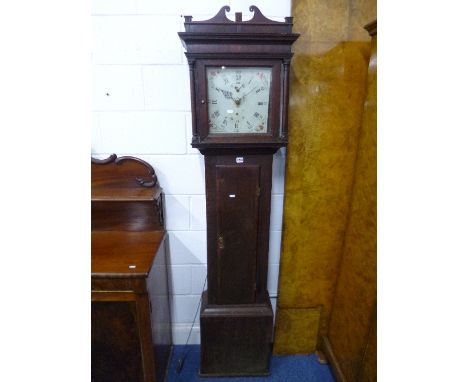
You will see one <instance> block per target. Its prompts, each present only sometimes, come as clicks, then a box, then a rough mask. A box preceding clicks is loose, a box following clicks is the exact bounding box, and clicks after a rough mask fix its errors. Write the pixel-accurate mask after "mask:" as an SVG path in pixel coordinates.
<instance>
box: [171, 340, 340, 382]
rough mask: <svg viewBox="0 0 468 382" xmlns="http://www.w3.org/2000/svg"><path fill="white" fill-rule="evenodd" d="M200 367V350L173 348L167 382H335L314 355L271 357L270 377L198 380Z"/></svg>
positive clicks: (325, 366) (198, 348)
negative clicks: (180, 364) (182, 359)
mask: <svg viewBox="0 0 468 382" xmlns="http://www.w3.org/2000/svg"><path fill="white" fill-rule="evenodd" d="M184 351H188V354H187V357H186V358H185V362H184V367H183V369H182V371H181V372H180V374H177V371H176V367H177V361H178V359H179V358H180V357H181V356H182V355H183V353H184ZM199 365H200V346H198V345H189V346H187V347H185V349H184V346H182V345H179V346H174V350H173V353H172V359H171V363H170V366H169V371H168V374H167V382H192V381H204V382H219V381H222V382H263V381H265V382H334V381H335V380H334V379H333V376H332V373H331V370H330V367H329V366H328V365H321V364H320V363H319V362H318V360H317V356H316V355H315V354H310V355H294V356H273V357H271V363H270V372H271V375H270V376H268V377H249V378H246V377H229V378H201V377H199V376H198V368H199Z"/></svg>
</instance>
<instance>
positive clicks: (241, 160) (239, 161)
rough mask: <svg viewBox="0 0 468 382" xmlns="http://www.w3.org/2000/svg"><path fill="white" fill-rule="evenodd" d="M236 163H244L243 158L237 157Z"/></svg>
mask: <svg viewBox="0 0 468 382" xmlns="http://www.w3.org/2000/svg"><path fill="white" fill-rule="evenodd" d="M236 163H244V157H237V158H236Z"/></svg>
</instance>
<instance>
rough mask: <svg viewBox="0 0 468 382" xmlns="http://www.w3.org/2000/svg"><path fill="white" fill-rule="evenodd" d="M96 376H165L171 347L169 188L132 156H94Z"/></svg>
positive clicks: (115, 379) (130, 380) (126, 379)
mask: <svg viewBox="0 0 468 382" xmlns="http://www.w3.org/2000/svg"><path fill="white" fill-rule="evenodd" d="M91 169H92V170H91V176H92V182H91V219H92V220H91V228H92V232H91V342H92V344H91V377H92V381H93V382H160V381H164V379H165V375H166V370H167V364H168V361H169V358H170V354H171V350H172V334H171V317H170V308H169V288H168V277H167V240H166V231H165V229H164V216H163V194H162V190H161V188H160V187H159V184H158V181H157V177H156V174H155V172H154V169H153V168H152V167H151V166H150V165H149V164H148V163H146V162H144V161H142V160H140V159H137V158H132V157H120V158H117V156H116V155H112V156H110V157H109V158H107V159H105V160H97V159H92V160H91Z"/></svg>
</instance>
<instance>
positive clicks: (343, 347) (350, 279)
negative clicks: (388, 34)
mask: <svg viewBox="0 0 468 382" xmlns="http://www.w3.org/2000/svg"><path fill="white" fill-rule="evenodd" d="M366 29H367V30H368V32H369V34H370V35H371V36H372V41H371V56H370V60H369V69H368V75H367V96H366V102H365V104H364V111H363V120H362V126H361V132H360V137H359V149H358V155H357V159H356V167H355V175H354V185H353V197H352V201H351V212H350V216H349V218H348V219H349V220H348V226H347V229H346V234H345V242H344V246H343V255H342V259H341V264H340V271H339V276H338V279H337V282H336V289H335V296H334V301H333V307H332V311H331V314H330V319H329V324H328V333H327V335H326V336H323V338H322V348H323V350H324V352H325V354H326V355H327V358H328V360H329V361H330V363H331V366H332V370H333V372H334V374H335V377H336V379H337V380H338V381H339V382H375V381H377V21H375V22H373V23H370V24H368V25H367V26H366Z"/></svg>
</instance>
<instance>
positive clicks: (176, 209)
mask: <svg viewBox="0 0 468 382" xmlns="http://www.w3.org/2000/svg"><path fill="white" fill-rule="evenodd" d="M252 3H253V4H255V5H257V6H258V7H259V8H260V10H261V11H262V12H263V14H264V15H265V16H267V17H270V18H272V19H276V20H283V17H285V16H290V12H291V10H290V8H291V1H290V0H278V1H267V0H255V1H252V0H248V1H247V0H210V1H208V0H199V1H193V0H171V1H159V0H92V28H93V51H92V62H93V78H92V83H93V94H92V110H93V119H92V120H93V126H92V133H91V137H92V153H93V155H96V156H106V155H108V154H111V153H116V154H117V155H133V156H136V157H139V158H141V159H144V160H146V161H147V162H149V163H150V164H151V165H152V166H153V167H154V168H155V170H156V173H157V175H158V179H159V182H160V184H161V186H162V187H163V189H164V193H165V196H166V228H167V230H168V232H169V247H170V256H171V258H170V261H171V264H172V265H171V283H172V290H173V295H172V309H173V312H172V316H173V327H174V342H175V343H176V344H182V343H185V341H186V339H187V335H188V334H189V331H190V327H191V324H192V321H193V319H194V315H195V312H196V311H197V307H198V303H199V298H200V293H201V291H202V289H203V285H204V281H205V277H206V217H205V212H206V208H205V181H204V179H205V178H204V177H205V173H204V162H203V156H201V155H200V153H199V152H198V150H196V149H193V148H192V147H191V146H190V139H191V133H192V127H191V115H190V87H189V86H190V84H189V71H188V66H187V62H186V59H185V56H184V51H183V47H182V44H181V41H180V40H179V37H178V36H177V32H179V31H183V18H182V17H181V15H192V16H194V19H195V20H197V19H199V20H200V19H207V18H210V17H212V16H214V15H215V14H216V13H217V12H218V10H219V9H220V8H221V7H222V6H223V5H230V7H231V12H230V14H229V17H230V18H231V19H234V13H235V12H242V13H243V14H244V20H245V19H249V18H250V17H251V13H250V12H249V10H248V8H249V6H250V5H251V4H252ZM284 155H285V152H284V150H281V151H280V152H278V153H277V154H276V155H275V157H274V161H273V190H272V192H273V195H272V209H271V233H270V256H269V262H270V264H269V272H268V289H269V291H270V294H271V296H272V297H273V298H272V303H273V307H275V306H276V295H277V285H278V271H279V259H280V245H281V225H282V208H283V192H284V162H285V157H284ZM199 333H200V330H199V325H198V317H197V318H196V320H195V327H194V329H193V331H192V335H191V338H190V343H199V340H200V339H199Z"/></svg>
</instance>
